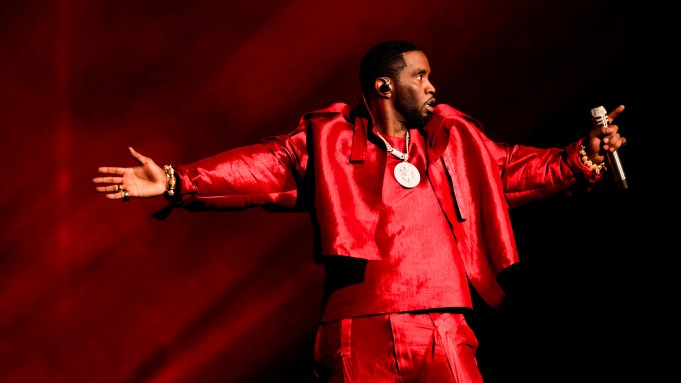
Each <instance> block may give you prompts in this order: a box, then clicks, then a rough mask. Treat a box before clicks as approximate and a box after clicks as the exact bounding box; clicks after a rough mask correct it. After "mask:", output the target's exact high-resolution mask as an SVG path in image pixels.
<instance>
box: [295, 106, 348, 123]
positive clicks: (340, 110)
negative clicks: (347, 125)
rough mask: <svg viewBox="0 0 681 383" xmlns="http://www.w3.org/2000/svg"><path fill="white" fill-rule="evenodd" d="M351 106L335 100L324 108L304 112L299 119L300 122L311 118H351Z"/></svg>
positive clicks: (305, 121)
mask: <svg viewBox="0 0 681 383" xmlns="http://www.w3.org/2000/svg"><path fill="white" fill-rule="evenodd" d="M352 113H353V112H352V108H351V107H350V105H348V104H346V103H344V102H336V103H333V104H330V105H328V106H326V107H324V108H320V109H317V110H313V111H311V112H307V113H305V114H304V115H303V116H302V117H301V119H300V122H301V123H307V122H309V121H311V120H324V121H325V120H332V119H337V118H343V119H345V120H347V121H350V120H351V115H352Z"/></svg>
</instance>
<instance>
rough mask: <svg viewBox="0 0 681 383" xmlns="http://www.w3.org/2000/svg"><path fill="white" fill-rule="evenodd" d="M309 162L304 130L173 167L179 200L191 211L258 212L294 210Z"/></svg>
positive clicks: (302, 126)
mask: <svg viewBox="0 0 681 383" xmlns="http://www.w3.org/2000/svg"><path fill="white" fill-rule="evenodd" d="M307 162H308V154H307V148H306V132H305V126H304V125H302V124H301V125H300V126H299V127H298V129H297V130H295V131H294V132H292V133H290V134H288V135H280V136H274V137H269V138H266V139H264V140H263V141H262V142H260V143H258V144H255V145H249V146H244V147H239V148H234V149H231V150H227V151H225V152H222V153H220V154H217V155H214V156H211V157H208V158H205V159H201V160H198V161H196V162H194V163H190V164H186V165H178V166H176V173H177V177H178V183H179V185H180V199H179V201H178V203H179V204H180V205H181V206H183V207H187V208H190V209H193V210H203V209H240V208H248V207H253V206H261V207H265V208H273V209H285V210H296V208H297V207H299V206H300V205H301V201H300V198H301V193H300V188H301V184H302V179H303V177H304V175H305V170H306V167H307Z"/></svg>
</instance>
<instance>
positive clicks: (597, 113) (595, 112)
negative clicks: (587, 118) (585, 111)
mask: <svg viewBox="0 0 681 383" xmlns="http://www.w3.org/2000/svg"><path fill="white" fill-rule="evenodd" d="M607 114H608V112H606V111H605V108H604V107H602V106H599V107H596V108H593V109H591V117H593V118H599V117H603V116H605V115H607Z"/></svg>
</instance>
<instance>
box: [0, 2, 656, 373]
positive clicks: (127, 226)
mask: <svg viewBox="0 0 681 383" xmlns="http://www.w3.org/2000/svg"><path fill="white" fill-rule="evenodd" d="M471 3H476V4H471ZM477 3H478V2H468V1H430V2H424V1H396V0H381V1H363V0H362V1H360V0H345V1H342V2H341V1H339V2H331V1H319V0H315V1H312V0H296V1H274V0H251V1H242V0H239V1H217V0H203V1H192V2H190V1H179V0H165V1H160V0H158V1H112V0H96V1H91V0H88V1H85V0H61V1H60V0H53V1H8V2H3V3H2V5H0V127H1V128H2V148H3V149H2V151H1V152H0V156H1V157H0V159H1V163H2V164H3V165H4V169H3V171H2V181H1V183H0V201H2V202H1V203H0V206H1V207H0V209H1V210H0V211H1V212H2V220H3V227H2V234H1V236H0V249H1V250H0V252H1V253H0V381H2V382H5V383H15V382H16V383H26V382H29V383H30V382H55V383H73V382H97V383H108V382H130V383H141V382H145V383H146V382H155V383H156V382H158V383H160V382H206V383H209V382H273V381H286V380H287V379H290V380H291V381H298V382H305V381H309V380H308V378H309V360H310V357H311V354H312V344H313V341H314V330H315V323H316V319H317V315H318V310H319V300H320V298H321V291H320V287H321V282H322V270H321V269H319V268H318V267H317V266H315V265H314V264H313V263H312V257H311V244H310V240H311V234H310V230H309V229H310V227H309V222H308V220H307V216H305V215H302V214H290V215H287V214H278V213H268V212H264V211H262V210H260V209H253V210H249V211H244V212H228V213H203V214H196V213H189V212H186V211H176V212H174V213H173V214H172V215H171V216H170V218H168V219H167V220H165V221H160V220H156V219H154V218H152V216H151V215H152V213H153V212H155V211H157V210H158V209H160V208H162V207H163V206H164V205H165V203H164V201H163V200H162V199H157V200H147V201H140V200H133V201H132V202H130V203H128V204H123V203H122V202H120V201H115V202H112V201H108V200H105V199H104V198H103V196H102V195H98V194H96V193H95V192H94V187H93V185H92V183H91V179H92V177H94V176H96V169H97V167H98V166H102V165H133V162H132V161H131V160H130V159H129V157H128V155H127V151H126V147H127V146H129V145H130V146H133V147H134V148H136V149H137V150H139V151H140V152H142V153H143V154H145V155H147V156H150V157H152V158H153V159H155V160H156V161H157V162H158V163H159V164H161V165H162V164H165V163H175V164H177V163H183V162H189V161H194V160H196V159H199V158H201V157H203V156H207V155H210V154H214V153H217V152H219V151H222V150H225V149H228V148H231V147H235V146H238V145H244V144H249V143H254V142H256V141H257V140H259V139H260V138H261V137H264V136H266V135H270V134H278V133H284V132H288V131H289V130H291V129H293V128H294V127H295V126H296V124H297V121H298V119H299V117H300V116H301V115H302V114H303V113H305V112H307V111H310V110H313V109H315V108H319V107H323V106H326V105H327V104H329V103H331V102H335V101H345V102H350V103H354V102H355V101H356V100H357V99H358V96H359V91H358V85H357V80H356V69H357V66H358V63H359V59H360V57H361V55H362V53H363V52H364V51H365V50H366V49H367V48H368V47H369V46H371V45H372V44H373V43H375V42H377V41H379V40H381V39H386V38H407V39H411V40H414V41H416V42H418V43H419V44H421V45H422V46H423V47H424V49H425V50H426V53H427V54H428V56H429V59H430V64H431V67H432V68H433V73H432V78H431V80H432V81H433V82H434V84H435V86H436V87H437V89H438V94H439V97H438V99H439V101H441V102H446V103H450V104H452V105H454V106H457V107H459V108H461V109H462V110H464V111H466V112H468V113H470V114H472V115H473V116H475V117H477V118H478V119H479V120H481V121H482V122H483V124H484V125H485V126H486V130H487V132H488V134H489V135H490V136H491V137H493V138H495V139H498V140H501V141H507V142H511V143H516V142H521V143H527V144H532V145H542V146H543V145H563V144H567V143H568V142H570V141H571V140H573V139H575V138H577V137H580V136H581V135H583V134H584V133H585V132H586V130H588V129H589V128H590V127H591V123H590V120H589V109H590V108H592V107H595V106H597V105H604V106H605V107H606V108H608V109H611V108H614V107H615V106H617V105H618V104H625V105H626V106H627V110H626V111H625V112H624V114H623V115H622V116H621V119H620V121H619V122H620V125H621V129H622V130H623V132H626V133H625V134H626V135H627V137H628V138H629V140H630V144H629V145H628V146H627V148H626V149H625V150H622V151H621V154H620V156H621V158H622V161H623V163H624V164H625V165H626V170H627V174H628V176H629V178H630V183H631V184H632V186H633V187H632V190H629V191H628V193H619V192H617V191H616V190H614V189H612V188H611V187H609V186H608V185H607V183H606V185H605V186H603V185H601V186H600V187H599V188H597V189H596V190H595V191H594V193H592V195H590V196H588V197H587V196H576V197H575V198H572V199H566V198H563V197H558V198H556V199H552V200H549V201H545V202H540V203H537V204H535V205H532V206H530V207H523V208H520V209H518V210H517V211H515V212H514V213H513V214H514V216H513V219H514V223H515V228H516V230H517V235H518V243H519V247H520V250H521V257H522V258H523V260H524V261H525V262H523V263H522V265H521V266H519V267H517V268H515V269H514V270H510V272H509V274H508V276H507V278H508V283H509V292H510V294H509V300H508V302H507V303H506V304H505V305H504V306H502V308H501V310H499V311H490V310H487V309H486V308H484V307H481V308H480V311H479V312H478V314H476V316H474V317H473V318H472V322H473V324H474V325H475V326H476V327H477V329H478V333H479V337H480V340H481V347H480V354H479V356H480V364H481V368H482V369H483V371H484V373H485V374H486V377H487V378H488V381H489V382H493V381H509V380H511V379H517V381H521V380H522V381H529V380H531V379H533V378H535V377H536V378H538V379H539V380H538V381H555V379H554V378H553V375H557V376H561V377H566V376H568V377H579V376H581V374H583V373H584V371H587V370H591V371H595V373H596V374H597V375H598V376H599V377H602V378H607V377H613V375H614V374H621V373H623V372H622V370H623V366H631V365H632V364H633V363H631V364H630V363H629V362H633V361H634V358H633V357H632V356H631V355H632V353H631V352H632V351H634V350H635V349H637V348H638V347H640V344H638V343H636V342H633V343H632V342H631V339H629V340H628V341H625V340H624V339H622V338H620V336H619V335H620V334H619V333H617V332H616V331H615V330H614V329H613V327H612V326H611V324H612V323H613V322H615V321H617V323H618V324H621V325H625V326H626V325H627V324H628V323H631V322H633V321H634V320H633V319H630V318H629V317H627V316H622V315H620V314H621V313H622V311H624V310H625V307H629V305H630V304H632V302H631V301H632V296H633V295H634V293H635V292H640V291H641V288H642V286H643V285H645V284H646V283H647V282H648V281H647V280H646V279H642V278H639V276H640V274H641V271H640V270H641V269H640V267H641V266H640V261H639V260H637V259H635V258H624V257H623V255H622V254H623V253H624V252H625V250H627V249H630V246H633V245H634V244H633V243H632V239H633V238H635V237H636V235H634V233H637V230H639V229H640V224H639V223H638V222H640V221H639V220H638V218H636V219H634V218H633V217H638V216H640V215H641V214H644V213H645V211H646V209H645V208H644V206H643V205H644V204H643V203H641V202H640V201H641V200H642V199H641V198H639V196H641V195H643V193H642V191H641V188H642V187H643V185H644V184H645V182H644V181H643V178H644V177H645V175H647V173H645V171H646V168H644V165H643V163H642V162H643V161H642V160H640V159H642V158H646V156H647V155H646V154H644V153H643V150H644V145H643V140H644V134H643V132H644V128H645V126H644V120H643V116H645V115H646V113H648V111H646V108H648V107H649V105H651V102H654V100H651V98H650V97H651V94H650V93H644V92H642V90H643V88H644V86H645V85H646V84H647V83H648V81H649V79H648V76H649V75H650V73H651V72H650V67H649V66H648V65H647V63H648V62H649V60H647V59H646V58H649V57H651V55H652V54H654V52H653V51H652V49H651V48H649V45H648V41H649V39H650V36H649V35H648V32H647V30H646V27H647V26H646V25H645V17H644V13H645V12H644V11H642V10H641V9H640V8H637V7H634V6H629V5H623V3H622V2H617V1H605V0H596V1H594V0H591V1H586V0H584V1H559V2H547V1H541V0H522V1H498V2H495V1H486V2H482V4H477ZM644 74H645V76H644ZM648 158H649V157H648ZM648 164H649V163H648ZM618 206H627V208H626V212H625V211H618ZM595 211H598V212H599V213H602V212H604V211H612V212H614V214H615V217H614V219H613V220H611V221H610V222H609V223H608V222H606V223H603V222H602V221H600V220H599V219H596V218H594V217H593V216H592V214H593V213H594V212H595ZM625 239H626V241H625ZM648 239H650V238H649V237H648ZM646 243H648V242H646ZM630 336H631V335H630ZM568 349H570V350H577V352H575V353H573V352H568V351H566V350H568ZM613 356H614V357H615V358H616V361H614V362H613V361H610V360H612V359H608V358H612V357H613ZM537 367H540V368H541V371H542V372H539V371H537V370H536V369H537ZM629 368H631V367H629ZM545 373H547V374H549V375H544V374H545ZM539 377H542V378H541V379H540V378H539ZM606 380H607V379H606Z"/></svg>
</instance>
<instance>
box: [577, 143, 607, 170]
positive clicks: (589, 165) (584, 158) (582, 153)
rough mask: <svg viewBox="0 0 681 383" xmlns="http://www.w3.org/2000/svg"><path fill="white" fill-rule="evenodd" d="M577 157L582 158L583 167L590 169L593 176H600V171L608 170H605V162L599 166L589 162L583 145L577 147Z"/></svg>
mask: <svg viewBox="0 0 681 383" xmlns="http://www.w3.org/2000/svg"><path fill="white" fill-rule="evenodd" d="M579 155H580V156H582V163H583V164H584V166H586V167H587V168H589V169H591V171H592V172H594V173H595V174H600V173H601V170H604V171H605V170H608V169H606V168H605V162H601V163H600V164H598V165H596V164H595V163H594V162H593V161H591V159H589V156H587V155H586V147H585V146H584V145H580V146H579Z"/></svg>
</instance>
